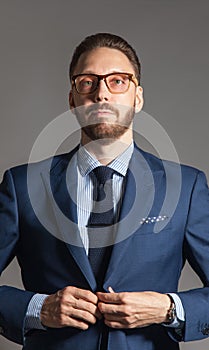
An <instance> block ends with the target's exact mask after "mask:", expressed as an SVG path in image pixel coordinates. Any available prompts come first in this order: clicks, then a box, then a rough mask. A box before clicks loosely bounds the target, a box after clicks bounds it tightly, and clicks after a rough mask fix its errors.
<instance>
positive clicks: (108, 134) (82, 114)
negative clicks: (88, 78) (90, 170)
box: [69, 47, 143, 140]
mask: <svg viewBox="0 0 209 350" xmlns="http://www.w3.org/2000/svg"><path fill="white" fill-rule="evenodd" d="M113 72H124V73H131V74H134V75H135V73H134V69H133V66H132V64H131V63H130V61H129V59H128V58H127V57H126V55H124V54H123V53H122V52H121V51H119V50H116V49H110V48H106V47H102V48H97V49H94V50H92V51H90V52H87V53H84V54H82V55H81V56H80V58H79V60H78V63H77V65H76V68H75V70H74V72H73V74H74V75H76V74H83V73H91V74H99V75H103V74H108V73H113ZM69 102H70V107H71V109H73V110H74V111H75V114H76V116H77V118H78V121H79V123H80V125H81V126H82V133H83V134H85V136H86V137H87V138H88V139H89V140H98V139H119V138H121V137H122V136H123V135H124V134H125V133H127V132H128V130H129V131H130V127H131V126H132V120H133V116H134V113H135V111H137V112H138V111H140V109H141V108H142V105H143V96H142V88H141V87H140V86H138V87H136V85H135V84H134V83H133V82H132V81H130V86H129V89H128V90H127V91H126V92H125V93H120V94H114V93H111V92H110V91H109V90H108V87H107V86H106V83H105V81H104V80H101V81H100V82H99V85H98V88H97V89H96V90H95V91H94V92H93V93H89V94H79V93H78V92H77V91H76V89H75V87H73V88H72V90H71V91H70V96H69Z"/></svg>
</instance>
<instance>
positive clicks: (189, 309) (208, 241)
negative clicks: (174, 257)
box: [178, 172, 209, 341]
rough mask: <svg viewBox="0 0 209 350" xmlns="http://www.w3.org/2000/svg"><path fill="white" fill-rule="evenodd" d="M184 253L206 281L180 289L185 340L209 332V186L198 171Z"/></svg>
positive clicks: (197, 337) (203, 335)
mask: <svg viewBox="0 0 209 350" xmlns="http://www.w3.org/2000/svg"><path fill="white" fill-rule="evenodd" d="M184 255H185V257H186V258H187V260H188V262H189V264H190V265H191V267H192V268H193V270H194V271H195V272H196V273H197V275H198V276H199V278H200V279H201V281H202V283H203V288H199V289H193V290H189V291H185V292H179V293H178V295H179V297H180V299H181V301H182V304H183V308H184V311H185V328H184V337H183V340H184V341H192V340H198V339H204V338H206V337H207V336H208V335H209V189H208V186H207V181H206V177H205V175H204V174H203V173H202V172H198V174H197V177H196V181H195V184H194V187H193V191H192V196H191V201H190V207H189V215H188V220H187V226H186V232H185V242H184Z"/></svg>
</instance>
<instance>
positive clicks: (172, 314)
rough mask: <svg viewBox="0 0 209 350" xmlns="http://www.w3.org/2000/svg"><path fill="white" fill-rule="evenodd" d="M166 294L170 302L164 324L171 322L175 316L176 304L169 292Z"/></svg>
mask: <svg viewBox="0 0 209 350" xmlns="http://www.w3.org/2000/svg"><path fill="white" fill-rule="evenodd" d="M167 296H168V297H169V298H170V301H171V304H170V307H169V309H168V311H167V321H166V322H165V324H171V323H173V321H174V320H175V318H176V305H175V302H174V300H173V298H172V296H171V295H170V294H167Z"/></svg>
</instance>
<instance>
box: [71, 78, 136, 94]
mask: <svg viewBox="0 0 209 350" xmlns="http://www.w3.org/2000/svg"><path fill="white" fill-rule="evenodd" d="M100 80H104V81H105V84H106V86H107V88H108V90H109V91H110V92H111V93H112V94H124V93H125V92H126V91H128V89H129V86H130V81H132V82H133V83H134V84H135V85H136V86H138V81H137V79H136V77H135V76H134V75H133V74H131V73H121V72H114V73H109V74H104V75H99V74H85V73H84V74H77V75H74V76H73V77H72V85H73V86H75V89H76V91H77V92H78V93H79V94H82V95H85V94H92V93H93V92H95V91H96V89H97V88H98V86H99V83H100Z"/></svg>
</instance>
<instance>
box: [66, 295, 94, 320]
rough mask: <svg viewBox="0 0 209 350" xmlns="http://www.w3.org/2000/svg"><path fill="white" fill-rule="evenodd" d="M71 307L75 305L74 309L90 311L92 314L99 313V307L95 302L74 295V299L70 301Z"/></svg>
mask: <svg viewBox="0 0 209 350" xmlns="http://www.w3.org/2000/svg"><path fill="white" fill-rule="evenodd" d="M68 305H69V307H71V306H72V307H73V308H74V309H78V310H83V311H88V312H90V313H91V314H92V315H95V316H96V315H97V313H98V307H97V305H95V304H92V303H91V302H89V301H86V300H83V299H77V298H75V297H73V300H70V301H69V303H68Z"/></svg>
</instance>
